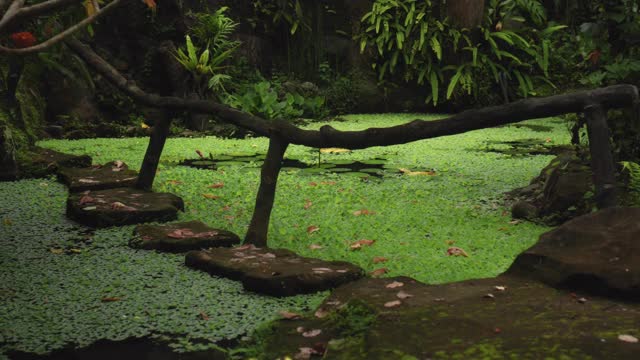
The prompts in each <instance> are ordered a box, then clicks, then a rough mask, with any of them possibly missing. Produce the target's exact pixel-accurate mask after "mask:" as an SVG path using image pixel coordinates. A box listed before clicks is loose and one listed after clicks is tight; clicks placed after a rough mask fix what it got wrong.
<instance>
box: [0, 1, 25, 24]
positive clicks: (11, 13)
mask: <svg viewBox="0 0 640 360" xmlns="http://www.w3.org/2000/svg"><path fill="white" fill-rule="evenodd" d="M22 5H24V0H14V1H13V2H12V3H11V5H9V8H8V9H7V11H6V12H5V13H4V14H2V18H1V19H0V31H1V30H2V28H3V27H5V26H7V24H9V22H11V21H12V20H13V19H15V17H16V14H17V13H18V12H20V9H21V8H22ZM2 6H3V7H4V6H5V4H2Z"/></svg>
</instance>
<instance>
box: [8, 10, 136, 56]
mask: <svg viewBox="0 0 640 360" xmlns="http://www.w3.org/2000/svg"><path fill="white" fill-rule="evenodd" d="M59 1H63V0H59ZM122 1H123V0H113V1H112V2H110V3H109V5H107V6H105V7H103V8H102V9H100V10H99V11H97V12H96V13H95V14H93V15H91V16H89V17H87V18H85V19H84V20H82V21H80V22H79V23H77V24H75V25H73V26H72V27H70V28H68V29H66V30H64V31H63V32H61V33H59V34H57V35H55V36H54V37H52V38H50V39H48V40H46V41H44V42H41V43H40V44H38V45H34V46H30V47H27V48H22V49H12V48H8V47H4V46H0V53H6V54H12V55H26V54H33V53H36V52H38V51H42V50H45V49H47V48H50V47H51V46H53V45H55V44H57V43H59V42H61V41H62V40H64V39H66V38H68V37H69V36H71V35H72V34H73V33H75V32H77V31H79V30H81V29H82V28H84V27H85V26H87V25H89V24H91V23H93V22H95V21H96V20H98V19H99V18H101V17H103V16H104V15H106V14H107V13H109V11H111V10H113V9H115V8H116V7H117V6H118V5H120V3H121V2H122Z"/></svg>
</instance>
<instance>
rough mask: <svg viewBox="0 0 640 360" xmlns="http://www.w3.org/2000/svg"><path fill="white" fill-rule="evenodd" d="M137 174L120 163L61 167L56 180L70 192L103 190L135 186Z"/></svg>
mask: <svg viewBox="0 0 640 360" xmlns="http://www.w3.org/2000/svg"><path fill="white" fill-rule="evenodd" d="M137 178H138V172H137V171H134V170H130V169H129V167H128V166H127V164H125V163H123V162H122V161H112V162H110V163H107V164H104V165H94V166H91V167H87V168H70V167H61V168H60V169H58V179H59V180H60V182H61V183H63V184H65V185H67V187H68V188H69V191H70V192H78V191H86V190H104V189H113V188H118V187H129V186H133V185H135V182H136V180H137Z"/></svg>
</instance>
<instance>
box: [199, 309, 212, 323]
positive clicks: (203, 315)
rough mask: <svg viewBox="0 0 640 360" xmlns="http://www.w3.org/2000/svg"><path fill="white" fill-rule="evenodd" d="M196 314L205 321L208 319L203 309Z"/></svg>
mask: <svg viewBox="0 0 640 360" xmlns="http://www.w3.org/2000/svg"><path fill="white" fill-rule="evenodd" d="M198 316H200V319H202V320H204V321H207V320H209V315H207V313H205V312H204V311H200V313H199V314H198Z"/></svg>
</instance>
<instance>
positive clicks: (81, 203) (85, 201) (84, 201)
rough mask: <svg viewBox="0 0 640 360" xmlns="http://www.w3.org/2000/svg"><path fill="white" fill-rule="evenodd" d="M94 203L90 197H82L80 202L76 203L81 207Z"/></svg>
mask: <svg viewBox="0 0 640 360" xmlns="http://www.w3.org/2000/svg"><path fill="white" fill-rule="evenodd" d="M95 201H96V199H94V198H92V197H91V196H89V195H83V196H82V197H81V198H80V201H79V202H78V205H80V206H82V205H84V204H90V203H92V202H95Z"/></svg>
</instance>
